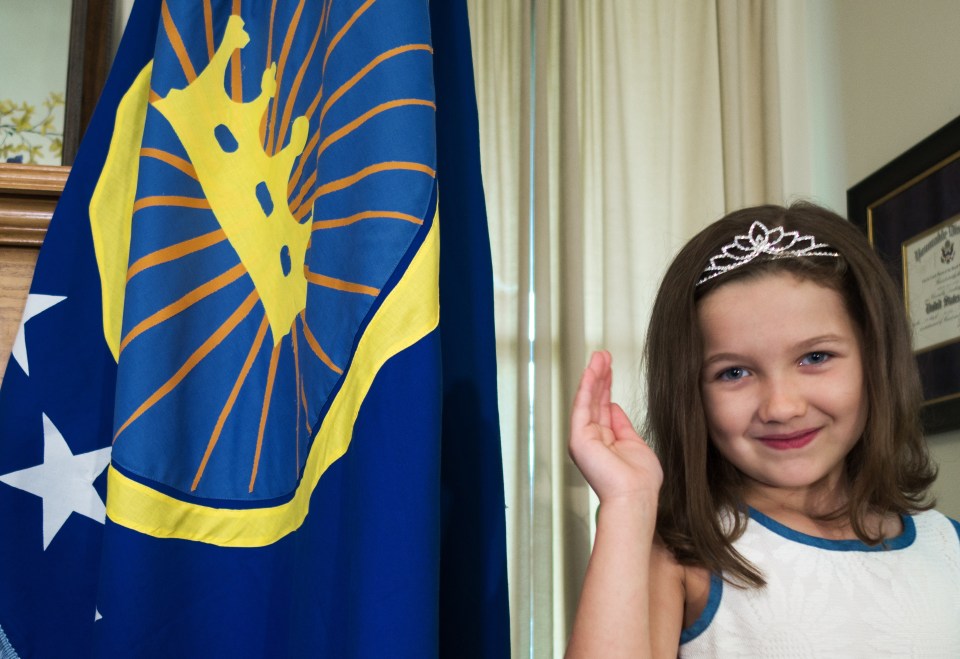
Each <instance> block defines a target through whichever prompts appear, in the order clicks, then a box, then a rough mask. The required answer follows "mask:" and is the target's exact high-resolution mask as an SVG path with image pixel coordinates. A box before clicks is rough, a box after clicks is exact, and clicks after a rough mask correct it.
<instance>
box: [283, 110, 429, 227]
mask: <svg viewBox="0 0 960 659" xmlns="http://www.w3.org/2000/svg"><path fill="white" fill-rule="evenodd" d="M408 105H423V106H426V107H430V108H433V109H434V110H436V109H437V106H436V104H435V103H434V102H433V101H425V100H423V99H419V98H401V99H396V100H393V101H388V102H386V103H381V104H380V105H378V106H376V107H375V108H373V109H371V110H367V111H366V112H364V113H363V114H362V115H360V116H359V117H357V118H356V119H354V120H353V121H351V122H350V123H348V124H346V125H345V126H343V127H341V128H339V129H338V130H336V131H334V132H333V133H331V134H330V135H329V136H328V137H327V139H325V140H324V141H323V144H321V145H320V148H319V149H318V150H317V156H316V157H317V158H319V157H320V156H321V155H322V154H323V152H324V151H326V150H327V147H329V146H330V145H331V144H333V143H335V142H336V141H337V140H340V139H342V138H343V137H345V136H346V135H349V134H350V133H352V132H353V131H355V130H356V129H357V128H359V127H360V126H362V125H363V124H364V123H366V122H367V121H368V120H369V119H371V118H372V117H375V116H376V115H378V114H380V113H381V112H386V111H387V110H392V109H393V108H398V107H404V106H408ZM319 137H320V133H319V132H317V133H314V135H313V138H312V139H311V140H310V144H308V145H307V149H306V150H305V153H306V152H309V151H312V150H313V146H315V145H316V140H317V138H319ZM305 162H306V159H305V158H302V159H301V160H300V165H299V166H298V167H297V171H296V174H295V175H294V178H293V179H291V183H290V185H288V186H287V195H289V194H290V193H291V192H292V191H293V185H294V183H295V182H298V181H299V179H300V174H301V173H302V172H303V165H304V163H305ZM315 179H316V172H314V175H313V176H311V177H310V179H309V180H308V181H307V182H306V183H304V185H303V187H301V188H300V193H299V194H298V195H297V197H296V198H295V199H294V200H293V202H291V203H290V208H291V209H295V208H299V206H300V202H302V201H303V197H304V195H305V194H306V193H307V191H308V190H309V189H310V187H311V186H312V185H313V181H314V180H315Z"/></svg>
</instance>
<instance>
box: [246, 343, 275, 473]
mask: <svg viewBox="0 0 960 659" xmlns="http://www.w3.org/2000/svg"><path fill="white" fill-rule="evenodd" d="M281 345H283V344H282V343H278V344H277V345H275V346H274V347H273V354H271V355H270V371H269V372H268V373H267V388H266V391H264V394H263V410H262V411H261V412H260V430H258V431H257V450H256V451H255V452H254V455H253V469H252V470H251V472H250V488H249V489H248V490H247V491H248V492H253V486H254V484H255V483H256V482H257V471H258V470H259V469H260V450H261V449H262V448H263V431H264V430H266V427H267V414H269V413H270V399H271V398H272V397H273V384H274V381H275V379H276V377H277V360H278V359H279V358H280V346H281Z"/></svg>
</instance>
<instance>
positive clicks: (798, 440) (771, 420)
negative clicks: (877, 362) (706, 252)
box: [697, 273, 867, 502]
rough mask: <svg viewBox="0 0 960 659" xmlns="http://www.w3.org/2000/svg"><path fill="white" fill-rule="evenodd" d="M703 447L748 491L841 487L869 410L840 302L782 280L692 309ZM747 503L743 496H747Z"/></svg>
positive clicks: (732, 288) (748, 282) (731, 288)
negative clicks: (699, 343)
mask: <svg viewBox="0 0 960 659" xmlns="http://www.w3.org/2000/svg"><path fill="white" fill-rule="evenodd" d="M697 312H698V318H699V322H700V329H701V332H702V335H703V370H702V372H701V380H700V388H701V392H702V395H703V403H704V408H705V411H706V417H707V425H708V428H709V432H710V438H711V441H712V442H713V443H714V445H715V446H716V448H717V450H718V451H719V452H720V453H721V455H723V456H724V457H725V458H726V459H727V460H729V461H730V462H731V463H732V464H733V465H734V466H735V467H737V469H739V470H740V472H741V473H743V474H744V475H745V476H746V477H747V483H748V487H747V495H748V497H749V495H750V494H751V492H754V493H756V488H760V490H765V491H769V488H776V489H778V490H779V489H788V490H794V491H804V490H805V491H809V492H813V491H814V490H817V489H819V488H821V487H824V488H826V489H825V490H823V491H825V492H830V491H833V488H834V487H835V486H837V485H838V484H842V479H843V473H844V472H843V465H844V458H845V457H846V455H847V453H849V452H850V449H851V448H853V446H854V445H855V444H856V443H857V441H859V439H860V436H861V435H862V433H863V429H864V425H865V423H866V415H867V403H866V396H865V391H864V381H863V365H862V357H861V354H860V342H859V338H858V333H857V329H856V327H855V325H854V323H853V321H852V319H851V318H850V315H849V314H848V313H847V310H846V308H845V306H844V304H843V298H842V297H841V295H840V294H839V293H838V292H837V291H835V290H833V289H832V288H827V287H824V286H821V285H820V284H817V283H814V282H812V281H809V280H803V279H799V278H797V277H795V276H794V275H792V274H789V273H777V274H771V275H764V276H762V277H759V278H755V279H743V280H737V281H733V282H731V283H729V284H724V285H722V286H720V287H719V288H717V289H715V290H714V291H712V292H711V293H710V294H708V295H707V297H705V298H703V299H702V300H701V301H700V303H699V305H698V309H697ZM748 502H749V498H748Z"/></svg>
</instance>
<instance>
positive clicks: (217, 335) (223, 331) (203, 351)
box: [113, 290, 260, 442]
mask: <svg viewBox="0 0 960 659" xmlns="http://www.w3.org/2000/svg"><path fill="white" fill-rule="evenodd" d="M259 299H260V297H259V296H258V295H257V291H256V290H253V291H252V292H251V293H250V295H248V296H247V299H246V300H244V301H243V303H242V304H241V305H240V306H239V307H237V309H236V311H234V312H233V313H232V314H230V317H229V318H227V319H226V320H225V321H223V324H222V325H220V327H218V328H217V330H216V331H215V332H214V333H213V334H211V335H210V336H209V337H207V340H206V341H204V342H203V345H201V346H200V347H199V348H197V349H196V350H194V352H193V354H192V355H190V357H189V358H188V359H187V361H186V362H184V364H183V366H181V367H180V368H179V369H177V372H176V373H174V374H173V375H172V376H171V377H170V379H169V380H167V381H166V382H164V383H163V386H161V387H160V388H159V389H157V390H156V391H155V392H153V394H151V395H150V397H149V398H147V400H145V401H143V403H142V404H141V405H140V407H138V408H137V409H136V411H135V412H134V413H133V414H131V415H130V418H129V419H127V420H126V421H124V422H123V425H122V426H120V429H119V430H117V432H116V434H115V435H114V436H113V441H114V442H116V441H117V438H118V437H119V436H120V434H121V433H122V432H123V431H124V430H126V429H127V428H129V427H130V424H131V423H133V422H134V421H136V420H137V419H139V418H140V417H141V416H142V415H143V413H144V412H146V411H147V410H149V409H150V408H151V407H153V406H154V405H156V404H157V402H159V401H160V400H161V399H162V398H163V397H164V396H166V395H167V394H169V393H170V392H171V391H173V390H174V388H176V386H177V385H178V384H180V383H181V382H182V381H183V379H184V378H185V377H187V376H188V375H189V374H190V371H192V370H193V369H194V368H195V367H196V366H197V364H199V363H200V362H202V361H203V360H204V359H205V358H206V357H207V355H209V354H210V353H211V352H213V349H214V348H216V347H217V346H218V345H220V344H221V343H223V340H224V339H225V338H227V336H229V335H230V333H231V332H232V331H233V330H235V329H236V327H237V325H239V324H240V321H242V320H243V319H244V318H245V317H246V316H247V314H249V313H250V310H251V309H253V307H254V305H255V304H256V303H257V301H258V300H259Z"/></svg>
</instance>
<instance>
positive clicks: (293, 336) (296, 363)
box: [290, 318, 303, 478]
mask: <svg viewBox="0 0 960 659" xmlns="http://www.w3.org/2000/svg"><path fill="white" fill-rule="evenodd" d="M290 343H291V345H292V346H293V374H294V387H295V390H294V396H293V397H294V403H295V404H296V406H297V422H296V428H297V434H296V436H295V437H294V441H295V442H296V455H295V458H296V472H297V478H300V401H299V400H296V398H297V394H299V393H300V392H301V391H303V390H302V389H301V387H300V352H299V351H298V350H297V319H296V318H294V319H293V324H292V326H291V328H290Z"/></svg>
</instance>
